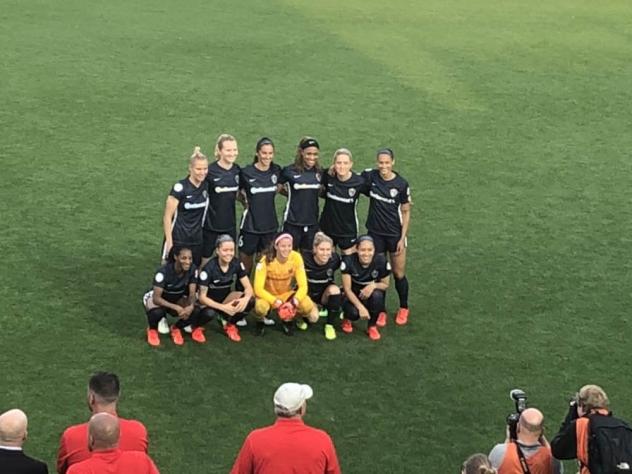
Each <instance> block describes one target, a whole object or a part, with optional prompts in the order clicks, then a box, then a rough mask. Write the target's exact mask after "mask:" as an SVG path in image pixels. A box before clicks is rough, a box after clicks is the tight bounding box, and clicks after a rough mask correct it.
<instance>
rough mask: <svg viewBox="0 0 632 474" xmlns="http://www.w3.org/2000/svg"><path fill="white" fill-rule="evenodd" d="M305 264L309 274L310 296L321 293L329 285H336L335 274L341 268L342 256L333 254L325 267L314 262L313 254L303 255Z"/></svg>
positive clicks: (306, 271) (306, 253) (305, 253)
mask: <svg viewBox="0 0 632 474" xmlns="http://www.w3.org/2000/svg"><path fill="white" fill-rule="evenodd" d="M303 264H304V265H305V273H306V274H307V285H308V287H309V293H310V294H318V293H321V292H322V290H324V289H325V288H326V287H327V286H328V285H331V284H332V283H335V280H334V274H335V273H336V270H338V268H340V256H339V255H338V254H337V253H335V252H334V253H332V254H331V258H330V259H329V261H328V262H326V263H325V264H324V265H319V264H318V263H316V260H314V255H313V254H312V252H304V253H303Z"/></svg>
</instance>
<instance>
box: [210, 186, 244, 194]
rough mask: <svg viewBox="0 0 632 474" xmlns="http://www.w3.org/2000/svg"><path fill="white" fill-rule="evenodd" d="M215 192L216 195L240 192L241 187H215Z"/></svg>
mask: <svg viewBox="0 0 632 474" xmlns="http://www.w3.org/2000/svg"><path fill="white" fill-rule="evenodd" d="M213 190H214V191H215V194H221V193H234V192H235V191H238V190H239V186H215V188H213Z"/></svg>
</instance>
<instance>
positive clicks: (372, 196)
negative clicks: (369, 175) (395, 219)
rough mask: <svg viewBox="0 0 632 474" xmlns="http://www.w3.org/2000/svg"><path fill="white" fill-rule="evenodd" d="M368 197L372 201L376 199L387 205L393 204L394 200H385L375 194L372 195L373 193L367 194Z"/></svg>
mask: <svg viewBox="0 0 632 474" xmlns="http://www.w3.org/2000/svg"><path fill="white" fill-rule="evenodd" d="M369 196H370V197H371V198H373V199H377V200H378V201H382V202H387V203H389V204H395V199H389V198H385V197H383V196H380V195H379V194H377V193H374V192H373V191H370V192H369Z"/></svg>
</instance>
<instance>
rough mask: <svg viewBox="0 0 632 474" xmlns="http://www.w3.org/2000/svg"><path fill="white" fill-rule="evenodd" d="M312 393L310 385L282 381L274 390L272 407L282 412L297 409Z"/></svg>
mask: <svg viewBox="0 0 632 474" xmlns="http://www.w3.org/2000/svg"><path fill="white" fill-rule="evenodd" d="M312 395H314V391H313V390H312V387H310V386H309V385H305V384H300V383H292V382H290V383H284V384H283V385H281V386H280V387H279V388H277V391H276V392H274V398H273V399H272V400H273V401H274V407H275V408H277V409H279V410H283V411H284V412H288V413H292V412H295V411H297V410H298V409H299V408H300V407H301V405H302V404H303V402H305V400H309V399H310V398H312Z"/></svg>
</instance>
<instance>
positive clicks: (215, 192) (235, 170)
mask: <svg viewBox="0 0 632 474" xmlns="http://www.w3.org/2000/svg"><path fill="white" fill-rule="evenodd" d="M239 171H240V170H239V166H238V165H236V164H233V166H231V168H230V169H228V170H227V169H225V168H222V167H221V166H220V165H219V163H218V162H217V161H216V162H214V163H212V164H211V165H209V167H208V174H207V175H206V182H207V183H208V196H209V205H208V213H207V214H206V222H205V224H204V228H205V229H206V230H210V231H213V232H228V231H230V230H232V231H233V232H234V229H235V225H236V221H235V200H236V199H237V192H238V191H239Z"/></svg>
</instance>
